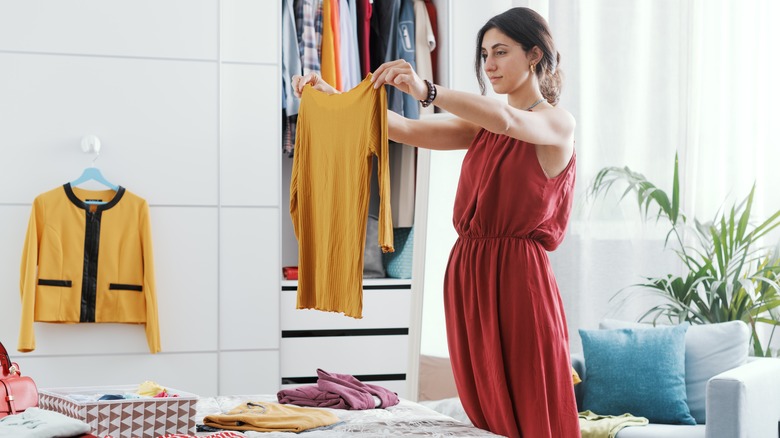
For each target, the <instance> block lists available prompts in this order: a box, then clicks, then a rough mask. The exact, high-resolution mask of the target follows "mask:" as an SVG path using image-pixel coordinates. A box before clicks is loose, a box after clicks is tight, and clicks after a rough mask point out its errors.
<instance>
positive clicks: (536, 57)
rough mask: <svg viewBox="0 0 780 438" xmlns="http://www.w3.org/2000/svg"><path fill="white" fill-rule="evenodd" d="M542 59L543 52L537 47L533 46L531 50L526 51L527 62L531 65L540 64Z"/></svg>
mask: <svg viewBox="0 0 780 438" xmlns="http://www.w3.org/2000/svg"><path fill="white" fill-rule="evenodd" d="M542 58H544V52H542V49H540V48H539V46H533V48H531V50H529V51H528V61H529V62H530V63H531V64H534V65H536V64H539V63H540V62H542Z"/></svg>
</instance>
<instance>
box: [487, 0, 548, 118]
mask: <svg viewBox="0 0 780 438" xmlns="http://www.w3.org/2000/svg"><path fill="white" fill-rule="evenodd" d="M490 29H498V30H499V31H501V33H503V34H504V35H506V36H508V37H509V38H511V39H513V40H514V41H516V42H518V43H519V44H520V45H521V46H522V47H523V50H525V51H526V52H527V51H529V50H531V49H533V48H534V47H539V49H540V50H541V51H542V54H543V55H542V59H541V60H540V61H539V63H538V64H536V71H535V73H536V77H537V78H539V87H540V88H541V91H542V96H544V98H545V99H547V101H548V102H550V104H552V105H555V104H557V103H558V98H559V97H560V95H561V84H562V79H561V72H560V71H559V69H558V63H559V62H560V60H561V54H560V53H558V51H557V50H556V49H555V43H553V38H552V34H551V33H550V28H549V27H548V26H547V22H546V21H545V20H544V18H542V16H541V15H539V14H538V13H537V12H536V11H534V10H533V9H529V8H512V9H510V10H508V11H506V12H504V13H502V14H499V15H496V16H495V17H493V18H491V19H490V20H488V22H487V23H485V25H484V26H482V29H480V30H479V33H477V57H476V61H475V62H474V70H475V71H476V73H477V82H478V83H479V90H480V91H481V92H482V94H485V80H484V78H483V76H482V40H483V38H484V37H485V32H487V31H489V30H490Z"/></svg>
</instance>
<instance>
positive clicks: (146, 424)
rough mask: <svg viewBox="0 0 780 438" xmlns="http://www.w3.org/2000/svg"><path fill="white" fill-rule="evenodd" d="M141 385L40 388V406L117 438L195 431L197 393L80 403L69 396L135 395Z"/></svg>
mask: <svg viewBox="0 0 780 438" xmlns="http://www.w3.org/2000/svg"><path fill="white" fill-rule="evenodd" d="M137 388H138V385H125V386H104V387H98V386H95V387H78V388H47V389H39V391H38V393H39V395H40V399H39V403H38V404H39V407H40V408H42V409H48V410H50V411H55V412H59V413H61V414H65V415H67V416H69V417H73V418H76V419H79V420H81V421H83V422H85V423H87V424H89V425H90V426H91V427H92V434H93V435H97V436H101V437H103V436H106V435H111V436H112V437H114V438H120V437H121V438H125V437H142V438H146V437H156V436H160V435H165V434H168V433H180V434H191V433H193V432H195V404H196V403H197V401H198V396H197V395H195V394H190V393H186V392H183V391H178V390H175V389H172V388H166V389H167V391H168V392H169V393H170V394H178V397H166V398H142V399H130V400H101V401H95V402H77V401H74V400H73V399H71V398H69V397H68V395H69V394H81V395H91V394H117V393H119V394H121V393H125V392H135V390H136V389H137Z"/></svg>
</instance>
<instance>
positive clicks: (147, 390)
mask: <svg viewBox="0 0 780 438" xmlns="http://www.w3.org/2000/svg"><path fill="white" fill-rule="evenodd" d="M163 391H165V388H163V387H162V386H160V385H158V384H156V383H154V382H152V381H151V380H147V381H146V382H144V383H142V384H141V386H139V387H138V390H137V391H136V392H135V393H136V394H138V395H140V396H144V397H154V396H155V395H157V394H159V393H161V392H163Z"/></svg>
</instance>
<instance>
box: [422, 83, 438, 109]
mask: <svg viewBox="0 0 780 438" xmlns="http://www.w3.org/2000/svg"><path fill="white" fill-rule="evenodd" d="M423 81H425V85H427V86H428V96H427V97H426V98H425V100H421V101H420V104H421V105H422V107H423V108H428V107H429V106H430V105H431V103H433V99H436V87H434V86H433V84H432V83H431V82H430V81H429V80H428V79H423Z"/></svg>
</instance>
